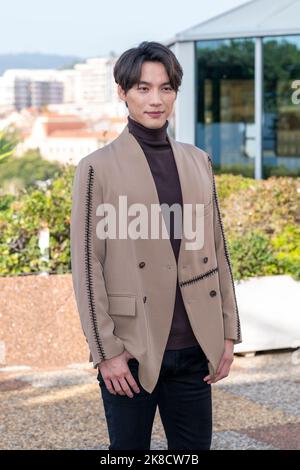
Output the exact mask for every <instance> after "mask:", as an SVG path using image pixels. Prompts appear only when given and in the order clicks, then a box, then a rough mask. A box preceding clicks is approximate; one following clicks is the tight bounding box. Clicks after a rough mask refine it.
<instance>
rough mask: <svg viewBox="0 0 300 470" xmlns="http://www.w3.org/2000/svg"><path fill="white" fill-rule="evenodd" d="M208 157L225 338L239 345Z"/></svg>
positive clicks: (227, 260) (226, 254) (237, 321)
mask: <svg viewBox="0 0 300 470" xmlns="http://www.w3.org/2000/svg"><path fill="white" fill-rule="evenodd" d="M206 155H207V157H208V167H209V172H210V178H211V183H212V191H213V211H214V234H215V247H216V254H217V262H218V271H219V283H220V292H221V298H222V309H223V320H224V338H225V339H232V340H233V342H234V344H238V343H241V342H242V334H241V326H240V318H239V311H238V305H237V301H236V294H235V287H234V280H233V276H232V269H231V261H230V256H229V251H228V247H227V242H226V237H225V232H224V227H223V221H222V216H221V211H220V206H219V200H218V194H217V188H216V182H215V175H214V171H213V167H212V159H211V157H210V155H208V154H206Z"/></svg>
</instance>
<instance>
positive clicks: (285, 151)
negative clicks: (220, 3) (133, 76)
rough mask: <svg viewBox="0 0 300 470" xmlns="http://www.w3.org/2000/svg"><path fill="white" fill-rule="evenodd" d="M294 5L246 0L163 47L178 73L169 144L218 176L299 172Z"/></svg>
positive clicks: (299, 3) (297, 4) (299, 34)
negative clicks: (195, 150)
mask: <svg viewBox="0 0 300 470" xmlns="http://www.w3.org/2000/svg"><path fill="white" fill-rule="evenodd" d="M299 18H300V0H294V1H291V0H253V1H249V2H247V3H245V4H243V5H241V6H239V7H237V8H234V9H232V10H230V11H228V12H226V13H223V14H221V15H218V16H216V17H215V18H212V19H210V20H208V21H205V22H203V23H200V24H198V25H196V26H194V27H192V28H189V29H187V30H185V31H182V32H180V33H178V34H176V35H175V36H174V37H173V38H171V39H170V40H168V41H166V42H165V44H166V45H168V46H169V47H170V48H171V50H173V52H174V53H175V54H176V56H177V57H178V60H179V61H180V63H181V64H182V66H183V68H184V77H183V83H182V87H181V90H180V93H179V94H178V97H177V100H176V109H175V118H174V122H175V123H174V127H175V136H176V139H177V140H182V141H185V142H190V143H192V144H194V145H197V146H198V147H201V148H204V149H205V150H206V151H207V152H208V153H210V154H211V156H212V159H213V161H214V163H215V164H218V165H220V168H221V169H222V168H225V167H226V166H227V165H240V166H243V165H250V166H251V165H252V166H253V174H254V175H255V177H256V178H261V177H263V176H264V174H263V166H266V167H270V166H271V167H278V166H280V165H283V166H284V167H285V168H287V169H289V170H299V168H300V104H299V103H300V21H299Z"/></svg>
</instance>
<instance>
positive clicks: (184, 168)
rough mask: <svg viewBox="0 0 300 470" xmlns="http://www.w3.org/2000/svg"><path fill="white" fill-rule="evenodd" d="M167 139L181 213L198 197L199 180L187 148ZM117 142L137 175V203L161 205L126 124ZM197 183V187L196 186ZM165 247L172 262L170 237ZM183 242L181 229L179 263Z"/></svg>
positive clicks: (152, 181) (145, 165) (146, 167)
mask: <svg viewBox="0 0 300 470" xmlns="http://www.w3.org/2000/svg"><path fill="white" fill-rule="evenodd" d="M168 139H169V142H170V145H171V148H172V151H173V155H174V159H175V163H176V166H177V171H178V176H179V181H180V185H181V193H182V203H183V215H184V208H185V204H195V202H196V201H197V195H198V196H199V191H198V190H197V188H198V187H201V185H200V182H199V181H197V174H195V171H194V170H193V165H191V164H190V163H191V162H190V159H189V158H188V155H187V154H186V150H185V149H184V147H183V146H182V145H180V144H179V143H178V142H176V140H175V139H173V138H172V137H170V136H169V134H168ZM117 142H118V143H119V144H120V149H122V151H123V152H124V158H125V159H127V160H128V165H133V167H134V168H135V173H136V174H137V175H138V178H139V180H138V181H136V182H135V185H136V186H137V187H138V185H139V184H140V185H141V187H140V194H141V197H140V198H139V201H137V202H144V203H145V204H157V205H160V201H159V197H158V193H157V189H156V185H155V181H154V178H153V175H152V172H151V169H150V167H149V164H148V161H147V158H146V156H145V153H144V151H143V149H142V147H141V146H140V144H139V142H138V141H137V139H136V138H135V137H134V136H133V134H131V133H130V132H129V129H128V125H126V126H125V128H124V129H123V131H122V132H121V134H120V135H119V136H118V137H117V139H116V140H115V143H117ZM199 185H200V186H199ZM165 241H166V242H167V243H166V248H168V250H169V251H170V255H171V256H173V258H174V262H175V264H176V261H175V256H174V253H173V249H172V245H171V242H170V239H169V238H168V239H165ZM189 241H190V240H188V239H187V242H189ZM184 243H185V237H184V233H183V232H182V239H181V244H180V251H179V256H178V263H179V262H180V257H181V256H182V251H183V244H184Z"/></svg>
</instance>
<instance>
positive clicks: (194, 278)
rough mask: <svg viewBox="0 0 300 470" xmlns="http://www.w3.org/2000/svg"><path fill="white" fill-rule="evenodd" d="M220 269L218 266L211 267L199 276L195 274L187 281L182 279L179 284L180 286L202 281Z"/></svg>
mask: <svg viewBox="0 0 300 470" xmlns="http://www.w3.org/2000/svg"><path fill="white" fill-rule="evenodd" d="M217 271H218V268H213V269H210V270H209V271H206V272H205V273H203V274H199V276H194V277H192V278H191V279H188V280H187V281H180V282H179V285H180V286H187V285H189V284H194V283H195V282H198V281H200V280H201V279H204V278H205V277H208V276H212V275H213V274H215V273H216V272H217Z"/></svg>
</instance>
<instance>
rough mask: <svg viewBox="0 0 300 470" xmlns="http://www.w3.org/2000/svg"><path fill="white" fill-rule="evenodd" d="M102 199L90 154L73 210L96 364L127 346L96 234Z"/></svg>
mask: <svg viewBox="0 0 300 470" xmlns="http://www.w3.org/2000/svg"><path fill="white" fill-rule="evenodd" d="M101 202H102V191H101V187H100V182H99V181H98V180H97V178H96V175H95V170H94V167H93V165H92V164H91V163H90V162H89V160H88V159H87V157H85V158H83V159H81V160H80V162H79V164H78V166H77V168H76V171H75V175H74V179H73V189H72V209H71V227H70V242H71V266H72V281H73V288H74V293H75V299H76V303H77V309H78V312H79V316H80V321H81V326H82V330H83V333H84V335H85V338H86V341H87V343H88V345H89V349H90V360H92V362H93V367H94V368H95V369H96V368H97V365H98V364H99V363H100V362H101V361H102V360H105V359H110V358H112V357H114V356H117V355H119V354H121V353H122V352H123V351H124V349H125V347H124V344H123V342H122V341H121V340H120V339H119V338H118V337H117V336H115V335H114V333H113V331H114V322H113V320H112V318H111V317H110V315H109V313H108V311H109V302H108V296H107V292H106V287H105V279H104V275H103V265H104V260H105V248H106V242H105V239H100V238H97V236H96V209H97V206H98V205H99V204H100V203H101Z"/></svg>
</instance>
